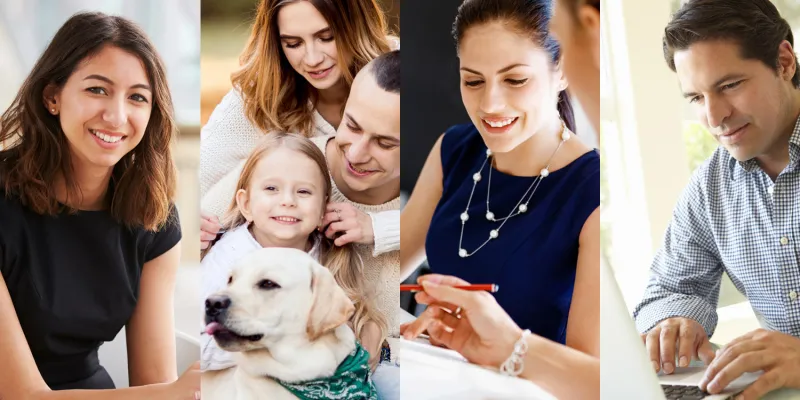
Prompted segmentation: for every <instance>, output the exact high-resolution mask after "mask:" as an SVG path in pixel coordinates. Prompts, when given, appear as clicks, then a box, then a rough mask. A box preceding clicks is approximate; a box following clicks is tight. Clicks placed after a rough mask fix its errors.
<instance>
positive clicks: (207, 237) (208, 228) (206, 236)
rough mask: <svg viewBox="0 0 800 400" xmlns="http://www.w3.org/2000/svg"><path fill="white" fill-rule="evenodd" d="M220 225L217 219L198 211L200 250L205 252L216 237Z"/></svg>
mask: <svg viewBox="0 0 800 400" xmlns="http://www.w3.org/2000/svg"><path fill="white" fill-rule="evenodd" d="M219 230H220V225H219V218H217V217H216V216H215V215H210V214H208V213H205V212H203V211H200V249H201V250H205V249H207V248H208V246H209V245H210V244H211V242H212V241H213V240H214V239H215V238H216V237H217V234H218V233H219Z"/></svg>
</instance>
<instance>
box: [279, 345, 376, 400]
mask: <svg viewBox="0 0 800 400" xmlns="http://www.w3.org/2000/svg"><path fill="white" fill-rule="evenodd" d="M368 361H369V353H368V352H367V351H366V350H364V348H363V347H362V346H361V343H358V341H356V348H355V350H353V352H352V353H350V355H348V356H347V358H345V359H344V361H342V363H341V364H339V367H338V368H336V372H334V374H333V376H330V377H327V378H319V379H313V380H310V381H304V382H291V383H290V382H283V381H279V380H277V379H276V381H277V382H278V383H280V384H281V386H283V387H284V388H286V390H288V391H290V392H292V394H293V395H295V396H297V398H299V399H301V400H327V399H346V400H349V399H360V400H378V392H377V391H376V390H375V386H373V385H372V381H371V380H370V379H369V377H370V369H369V364H368Z"/></svg>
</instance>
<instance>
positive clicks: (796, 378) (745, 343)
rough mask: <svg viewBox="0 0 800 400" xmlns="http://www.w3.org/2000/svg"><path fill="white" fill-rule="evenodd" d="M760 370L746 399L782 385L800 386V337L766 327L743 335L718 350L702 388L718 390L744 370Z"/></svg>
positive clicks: (748, 399) (797, 387) (754, 397)
mask: <svg viewBox="0 0 800 400" xmlns="http://www.w3.org/2000/svg"><path fill="white" fill-rule="evenodd" d="M757 371H763V374H762V375H761V376H760V377H759V378H758V379H757V380H756V381H755V382H754V383H753V384H752V385H750V386H749V387H748V388H747V389H746V390H745V391H744V392H742V398H743V399H746V400H750V399H758V398H760V397H761V396H763V395H765V394H767V393H768V392H770V391H772V390H775V389H778V388H782V387H790V388H794V389H800V339H798V338H796V337H794V336H791V335H786V334H784V333H780V332H774V331H767V330H764V329H757V330H755V331H753V332H750V333H747V334H745V335H742V336H740V337H738V338H736V339H734V340H732V341H731V342H730V343H728V344H726V345H725V346H724V347H723V348H721V349H719V350H718V351H717V356H716V358H715V359H714V362H712V363H711V365H709V367H708V369H707V370H706V375H705V377H703V380H701V381H700V388H701V389H703V390H705V391H707V392H709V393H712V394H714V393H719V392H720V391H722V390H723V389H724V388H725V387H726V386H728V384H730V383H731V382H733V381H734V380H736V379H737V378H739V377H740V376H742V374H744V373H745V372H757ZM738 398H739V397H737V399H738Z"/></svg>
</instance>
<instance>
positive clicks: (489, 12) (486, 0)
mask: <svg viewBox="0 0 800 400" xmlns="http://www.w3.org/2000/svg"><path fill="white" fill-rule="evenodd" d="M552 15H553V1H552V0H465V1H464V3H462V4H461V6H459V7H458V15H457V16H456V21H455V22H454V23H453V37H454V38H455V40H456V46H458V44H459V43H460V42H461V39H463V37H464V34H465V33H466V31H467V30H468V29H469V28H470V27H473V26H476V25H482V24H486V23H490V22H496V21H501V22H506V23H508V27H509V28H511V29H514V30H516V31H517V32H519V33H520V34H523V35H525V36H527V37H529V38H530V39H531V40H533V42H534V43H536V44H537V45H538V46H540V47H541V48H543V49H544V50H545V51H547V53H548V54H550V60H551V61H552V62H553V65H556V64H558V63H559V62H560V61H561V47H560V46H559V45H558V42H557V41H556V39H555V38H554V37H553V36H552V35H551V34H550V18H551V17H552ZM558 112H559V113H560V114H561V119H562V120H564V123H565V124H566V125H567V128H568V129H569V130H571V131H573V132H575V113H574V111H573V109H572V103H571V102H570V99H569V94H568V93H567V91H566V90H563V91H561V93H559V95H558Z"/></svg>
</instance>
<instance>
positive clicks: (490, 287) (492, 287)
mask: <svg viewBox="0 0 800 400" xmlns="http://www.w3.org/2000/svg"><path fill="white" fill-rule="evenodd" d="M451 287H454V288H456V289H461V290H469V291H476V290H483V291H487V292H489V293H495V292H497V291H498V290H500V287H499V286H497V285H496V284H494V283H482V284H476V285H458V286H451ZM424 290H425V289H424V288H423V287H422V285H400V291H401V292H422V291H424Z"/></svg>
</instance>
